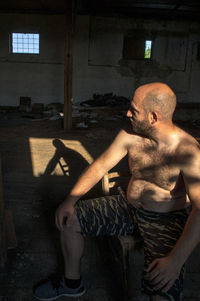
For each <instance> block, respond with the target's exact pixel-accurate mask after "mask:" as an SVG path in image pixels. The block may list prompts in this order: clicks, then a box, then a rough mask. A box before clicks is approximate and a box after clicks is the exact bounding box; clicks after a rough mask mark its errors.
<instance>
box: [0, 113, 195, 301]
mask: <svg viewBox="0 0 200 301" xmlns="http://www.w3.org/2000/svg"><path fill="white" fill-rule="evenodd" d="M0 118H1V119H0V147H1V148H0V149H1V151H0V153H1V159H2V172H3V194H4V204H5V207H6V208H8V209H10V210H11V212H12V215H13V218H14V224H15V231H16V236H17V241H18V246H17V248H16V249H13V250H9V251H8V260H7V263H6V265H5V267H2V268H1V274H0V295H2V296H5V300H9V301H32V300H35V299H34V297H33V295H32V287H33V285H34V284H35V283H37V282H38V281H39V280H41V279H44V278H46V277H48V276H49V275H52V274H54V273H62V270H63V262H62V255H61V253H60V247H59V233H58V231H57V229H56V227H55V224H54V212H55V209H56V207H57V206H58V205H59V203H60V202H62V200H63V199H64V197H65V196H66V194H67V193H68V192H69V190H70V188H71V187H72V185H73V184H74V183H75V181H76V179H77V178H78V177H79V175H80V173H81V172H82V171H83V170H84V169H85V168H86V167H87V166H88V165H89V164H90V163H91V162H92V161H93V160H94V159H95V158H97V156H98V155H99V154H100V153H101V152H102V151H103V150H104V149H105V148H106V147H107V146H108V145H109V143H110V142H111V141H112V139H113V137H114V136H115V135H116V134H117V132H118V130H119V129H120V128H121V126H122V125H123V124H124V122H125V121H124V120H122V119H117V120H104V119H102V120H98V122H97V123H93V124H90V126H89V127H88V128H79V129H77V128H75V125H74V127H73V129H72V131H70V132H65V131H64V130H63V120H62V119H58V120H43V119H39V118H35V119H33V118H28V117H24V116H23V114H21V113H19V112H9V113H8V112H7V113H5V112H3V113H1V114H0ZM181 126H182V127H183V128H185V129H186V130H187V131H189V132H190V133H192V134H193V135H195V136H196V137H197V136H198V137H199V136H200V130H199V128H195V127H191V126H189V125H188V124H184V123H183V124H181ZM124 169H127V162H126V160H123V161H122V162H120V164H118V166H116V168H115V170H124ZM101 195H102V189H101V183H98V184H97V185H96V186H95V188H93V189H92V190H91V191H90V192H89V193H88V194H87V195H86V196H85V198H89V197H97V196H101ZM198 254H199V247H197V249H196V250H195V251H194V253H193V254H192V256H191V258H190V259H189V260H188V263H187V266H188V272H187V277H186V286H185V291H184V299H183V300H185V301H186V300H187V301H194V300H200V260H199V255H198ZM131 256H132V257H131V275H132V278H133V284H132V286H131V291H132V297H131V300H132V301H133V300H135V301H136V300H137V301H139V300H145V298H144V296H143V295H141V293H140V280H139V279H140V273H141V270H142V263H143V258H142V255H141V254H139V253H137V252H136V253H135V254H132V255H131ZM82 276H83V279H84V283H85V286H86V287H87V293H86V294H85V296H83V297H82V298H81V299H80V300H84V301H94V300H95V301H107V300H109V301H112V300H116V301H117V300H122V293H123V291H122V285H121V279H122V278H121V277H122V276H121V269H120V267H118V266H117V267H116V266H115V265H114V262H113V260H112V255H110V250H109V249H108V247H107V244H106V242H105V241H104V240H101V239H95V238H94V239H93V238H91V239H87V240H86V247H85V253H84V256H83V260H82ZM0 300H1V299H0ZM2 300H4V299H3V298H2ZM60 300H70V298H61V299H60ZM72 300H74V299H72Z"/></svg>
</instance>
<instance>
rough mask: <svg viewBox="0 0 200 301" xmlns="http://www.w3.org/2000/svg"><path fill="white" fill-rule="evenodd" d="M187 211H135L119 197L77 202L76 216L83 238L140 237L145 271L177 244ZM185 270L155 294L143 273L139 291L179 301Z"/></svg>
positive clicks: (145, 274) (188, 210)
mask: <svg viewBox="0 0 200 301" xmlns="http://www.w3.org/2000/svg"><path fill="white" fill-rule="evenodd" d="M189 212H190V209H181V210H177V211H171V212H168V213H160V212H159V213H158V212H153V211H147V210H143V209H136V208H134V207H133V206H131V205H130V204H128V203H127V202H126V201H125V200H124V199H123V197H122V196H121V195H114V196H106V197H100V198H96V199H90V200H80V201H78V202H77V204H76V213H77V217H78V219H79V222H80V225H81V229H82V234H83V235H84V236H86V235H87V236H105V235H110V236H126V235H139V236H141V237H142V240H143V246H144V262H145V263H144V268H145V269H146V268H147V266H148V265H149V264H150V263H151V262H152V261H153V260H154V259H156V258H159V257H164V256H166V255H167V254H168V253H169V252H170V250H171V249H172V248H173V247H174V245H175V244H176V242H177V240H178V238H179V237H180V235H181V233H182V231H183V228H184V226H185V223H186V221H187V218H188V215H189ZM145 269H144V270H145ZM183 278H184V267H183V268H182V270H181V272H180V275H179V278H178V279H177V280H176V281H175V283H174V285H173V286H172V287H171V288H170V289H169V291H168V292H167V293H163V292H161V291H155V290H154V289H153V287H152V286H151V284H150V282H149V281H148V275H147V273H146V272H145V271H144V272H143V278H142V289H143V292H144V293H146V294H147V295H151V296H152V295H159V296H162V297H163V298H166V300H172V301H180V300H181V293H182V290H183Z"/></svg>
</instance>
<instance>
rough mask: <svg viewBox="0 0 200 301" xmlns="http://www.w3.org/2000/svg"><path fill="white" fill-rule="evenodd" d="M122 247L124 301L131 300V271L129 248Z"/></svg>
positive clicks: (123, 244) (122, 244)
mask: <svg viewBox="0 0 200 301" xmlns="http://www.w3.org/2000/svg"><path fill="white" fill-rule="evenodd" d="M121 247H122V264H123V282H124V283H123V287H124V300H125V301H127V300H130V275H129V274H130V270H129V246H128V244H125V243H121Z"/></svg>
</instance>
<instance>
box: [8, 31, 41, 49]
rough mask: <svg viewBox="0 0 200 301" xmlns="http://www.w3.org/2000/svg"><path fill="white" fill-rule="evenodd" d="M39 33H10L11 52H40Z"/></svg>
mask: <svg viewBox="0 0 200 301" xmlns="http://www.w3.org/2000/svg"><path fill="white" fill-rule="evenodd" d="M39 46H40V35H39V34H38V33H15V32H13V33H12V53H28V54H39V53H40V47H39Z"/></svg>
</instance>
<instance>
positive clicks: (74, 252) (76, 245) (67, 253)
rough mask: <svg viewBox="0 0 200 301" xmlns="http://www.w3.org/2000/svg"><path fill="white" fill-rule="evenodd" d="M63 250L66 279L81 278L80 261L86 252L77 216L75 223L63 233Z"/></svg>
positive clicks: (74, 219)
mask: <svg viewBox="0 0 200 301" xmlns="http://www.w3.org/2000/svg"><path fill="white" fill-rule="evenodd" d="M61 248H62V252H63V257H64V265H65V277H66V278H69V279H79V278H80V261H81V257H82V255H83V250H84V238H83V236H82V234H81V227H80V224H79V221H78V218H77V216H76V215H74V218H73V223H72V224H71V225H70V226H66V227H65V229H64V231H62V232H61Z"/></svg>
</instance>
